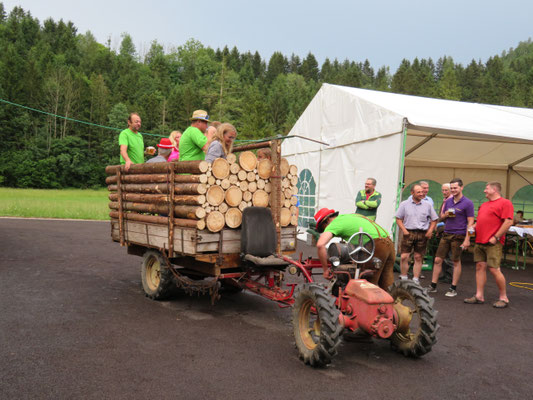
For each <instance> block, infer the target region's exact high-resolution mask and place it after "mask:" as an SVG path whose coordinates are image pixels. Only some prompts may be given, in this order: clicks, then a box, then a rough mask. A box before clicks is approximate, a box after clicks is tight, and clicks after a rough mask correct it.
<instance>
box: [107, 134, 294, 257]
mask: <svg viewBox="0 0 533 400" xmlns="http://www.w3.org/2000/svg"><path fill="white" fill-rule="evenodd" d="M248 147H252V148H254V147H255V146H254V145H252V146H248ZM262 147H265V146H264V145H263V146H262ZM273 147H274V146H273ZM255 148H257V147H255ZM276 156H277V158H278V159H277V164H274V163H275V162H276ZM273 159H274V160H273V161H274V163H273V162H272V161H270V160H268V159H264V160H261V161H258V160H257V158H256V156H255V154H254V153H253V152H252V151H242V152H241V153H240V154H239V157H237V156H236V154H229V155H228V157H227V159H222V158H219V159H216V160H215V161H214V162H213V163H212V164H209V163H207V162H206V161H183V162H182V161H178V162H171V163H153V164H134V165H132V166H131V167H130V169H129V171H127V172H126V171H124V167H123V166H120V165H114V166H108V167H107V168H106V173H107V175H108V177H107V178H106V184H107V185H108V189H109V200H110V202H109V208H110V209H111V212H110V214H109V215H110V217H111V219H112V237H113V239H114V240H117V241H120V242H121V244H126V243H125V242H128V243H138V244H140V245H146V244H147V243H148V244H150V246H152V247H157V248H164V249H168V250H169V251H170V252H171V253H173V252H174V251H175V252H177V253H182V254H191V255H192V254H196V253H198V252H209V251H218V252H223V253H232V252H238V251H239V247H240V242H239V240H237V239H236V238H235V237H234V236H235V234H232V233H230V232H229V231H231V230H234V229H237V228H239V227H240V225H241V222H242V211H243V210H244V209H245V208H246V207H250V206H257V207H271V206H272V211H273V213H274V212H275V210H277V215H276V217H274V218H275V220H276V222H277V223H278V226H277V228H278V235H279V237H280V240H279V242H280V243H281V248H280V250H281V251H284V250H285V251H288V250H291V248H293V247H294V246H295V243H294V242H295V235H296V226H297V222H298V217H297V215H298V209H297V206H296V204H297V197H296V194H297V187H296V185H297V183H298V175H297V174H298V170H297V167H296V166H294V165H289V163H288V162H287V160H285V159H284V158H280V157H279V151H278V153H277V154H276V155H275V156H274V157H273ZM278 171H279V172H278ZM276 179H277V180H276ZM276 188H277V190H276ZM276 193H277V198H275V196H276ZM273 202H276V204H275V205H273ZM143 224H155V225H164V226H160V228H157V226H151V227H150V229H151V233H152V235H150V234H149V233H150V232H148V228H147V227H146V226H145V225H143ZM126 226H127V228H126ZM143 226H145V227H144V228H143ZM165 229H166V231H167V234H166V235H165V234H163V232H164V231H165ZM187 229H192V230H194V231H192V232H191V231H188V230H187ZM216 233H220V235H213V234H216ZM126 236H127V237H126ZM149 236H151V237H152V239H150V237H149ZM237 236H239V235H238V233H237ZM199 238H200V241H198V239H199ZM222 238H224V240H225V241H226V242H225V243H224V245H223V246H222V245H221V244H220V243H218V242H221V239H222ZM133 239H135V240H133ZM207 239H208V240H212V241H209V242H207V241H205V240H207ZM202 240H203V242H202ZM208 243H210V244H208Z"/></svg>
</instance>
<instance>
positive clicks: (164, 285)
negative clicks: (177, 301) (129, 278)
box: [141, 250, 175, 300]
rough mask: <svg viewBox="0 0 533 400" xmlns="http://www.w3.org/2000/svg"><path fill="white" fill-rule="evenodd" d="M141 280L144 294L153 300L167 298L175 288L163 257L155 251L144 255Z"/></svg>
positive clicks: (149, 251)
mask: <svg viewBox="0 0 533 400" xmlns="http://www.w3.org/2000/svg"><path fill="white" fill-rule="evenodd" d="M141 280H142V285H143V290H144V293H145V294H146V296H147V297H149V298H151V299H153V300H164V299H166V298H168V297H169V296H170V295H171V294H172V291H173V288H174V286H175V284H174V281H173V279H172V272H171V271H170V270H169V269H168V267H167V265H166V262H165V260H164V258H163V256H162V255H161V254H160V253H159V252H158V251H155V250H148V251H147V252H146V253H144V256H143V262H142V264H141Z"/></svg>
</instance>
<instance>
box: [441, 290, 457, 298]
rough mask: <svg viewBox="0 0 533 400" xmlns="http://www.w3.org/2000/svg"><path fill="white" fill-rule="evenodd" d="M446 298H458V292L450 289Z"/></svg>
mask: <svg viewBox="0 0 533 400" xmlns="http://www.w3.org/2000/svg"><path fill="white" fill-rule="evenodd" d="M444 296H446V297H455V296H457V290H453V289H450V290H448V291H447V292H446V294H445V295H444Z"/></svg>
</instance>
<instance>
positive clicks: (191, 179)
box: [105, 174, 207, 185]
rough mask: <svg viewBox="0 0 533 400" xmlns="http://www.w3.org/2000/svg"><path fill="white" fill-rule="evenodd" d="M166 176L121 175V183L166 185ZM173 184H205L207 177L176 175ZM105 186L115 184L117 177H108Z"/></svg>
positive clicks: (203, 175)
mask: <svg viewBox="0 0 533 400" xmlns="http://www.w3.org/2000/svg"><path fill="white" fill-rule="evenodd" d="M167 181H168V175H167V174H145V175H123V176H122V183H166V182H167ZM174 182H175V183H207V176H206V175H205V174H202V175H176V176H175V177H174ZM105 183H106V184H107V185H112V184H114V183H117V176H116V175H112V176H108V177H107V178H106V180H105Z"/></svg>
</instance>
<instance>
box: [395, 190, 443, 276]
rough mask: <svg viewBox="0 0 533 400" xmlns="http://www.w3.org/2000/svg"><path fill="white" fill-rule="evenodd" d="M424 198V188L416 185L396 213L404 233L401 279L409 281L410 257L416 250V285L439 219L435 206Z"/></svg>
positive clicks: (401, 250) (414, 272) (401, 249)
mask: <svg viewBox="0 0 533 400" xmlns="http://www.w3.org/2000/svg"><path fill="white" fill-rule="evenodd" d="M423 198H424V191H423V190H422V187H421V186H420V185H414V186H413V187H412V188H411V197H410V198H409V199H407V200H405V201H402V202H401V203H400V207H399V208H398V211H397V212H396V224H397V225H398V228H400V229H401V231H402V232H403V237H402V241H401V243H400V253H401V261H400V269H401V275H400V279H407V271H408V270H409V256H410V255H411V251H413V250H414V260H415V263H414V266H413V281H414V282H416V283H419V278H420V273H421V272H422V258H423V257H424V254H426V247H427V241H428V239H429V238H431V235H432V234H433V230H434V229H435V225H437V218H438V217H437V213H436V212H435V210H434V209H433V206H432V205H431V204H430V203H429V202H428V201H424V200H423Z"/></svg>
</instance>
